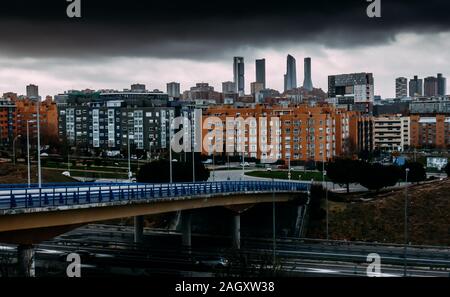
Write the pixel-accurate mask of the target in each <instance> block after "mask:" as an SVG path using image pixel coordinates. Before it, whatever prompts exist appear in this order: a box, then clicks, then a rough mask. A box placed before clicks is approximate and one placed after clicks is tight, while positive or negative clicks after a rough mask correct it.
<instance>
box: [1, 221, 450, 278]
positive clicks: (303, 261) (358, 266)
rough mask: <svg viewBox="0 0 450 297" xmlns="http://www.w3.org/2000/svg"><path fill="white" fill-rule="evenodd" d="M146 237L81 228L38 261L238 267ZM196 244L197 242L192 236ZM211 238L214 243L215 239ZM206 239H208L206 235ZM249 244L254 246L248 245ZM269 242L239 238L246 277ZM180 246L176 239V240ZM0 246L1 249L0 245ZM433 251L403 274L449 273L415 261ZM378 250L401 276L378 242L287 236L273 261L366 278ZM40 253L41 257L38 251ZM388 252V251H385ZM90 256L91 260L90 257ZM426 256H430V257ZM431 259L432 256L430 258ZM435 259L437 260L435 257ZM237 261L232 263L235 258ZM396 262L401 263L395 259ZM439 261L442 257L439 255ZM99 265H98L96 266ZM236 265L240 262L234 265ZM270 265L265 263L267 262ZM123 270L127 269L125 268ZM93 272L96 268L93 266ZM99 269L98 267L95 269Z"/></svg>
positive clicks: (389, 271) (388, 271)
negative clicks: (199, 261) (208, 261)
mask: <svg viewBox="0 0 450 297" xmlns="http://www.w3.org/2000/svg"><path fill="white" fill-rule="evenodd" d="M145 234H146V237H147V239H151V240H150V245H145V246H142V247H139V246H135V245H134V244H132V243H131V239H132V227H119V226H105V225H98V226H96V225H92V226H88V227H84V228H80V229H77V230H74V231H73V232H70V233H68V234H66V235H64V236H61V237H60V238H58V239H55V240H52V241H50V242H47V243H45V244H43V245H40V246H39V251H38V257H37V258H38V259H39V258H41V259H47V258H48V259H54V258H55V257H56V258H58V257H59V258H60V257H61V255H65V254H67V253H68V252H71V251H72V252H73V251H76V250H83V251H85V252H88V253H90V254H91V255H92V256H90V257H89V258H92V259H95V261H94V260H93V261H94V262H92V263H91V264H92V265H93V267H91V268H93V269H94V270H95V267H96V265H97V266H98V267H97V268H99V267H105V265H106V266H108V267H110V269H108V272H104V273H111V272H112V271H116V272H117V271H122V273H124V274H129V273H131V272H130V271H129V269H130V268H131V267H132V268H133V270H134V271H135V272H136V271H137V270H136V269H142V271H141V272H142V273H146V274H149V273H150V274H151V273H156V274H159V273H167V274H172V275H179V273H182V274H183V275H194V276H196V275H197V274H198V273H210V274H213V275H214V274H215V273H217V271H215V270H214V269H211V268H207V267H206V268H205V267H198V266H196V265H194V264H193V262H192V257H193V256H205V255H209V256H215V257H218V256H224V255H225V256H226V257H227V258H230V261H231V263H235V264H234V265H238V264H239V263H238V262H239V261H241V260H237V259H236V258H233V257H235V253H233V252H232V250H230V249H227V248H225V249H224V248H217V247H207V246H203V247H198V248H195V249H193V251H192V254H190V255H186V254H185V253H183V252H180V250H177V248H176V247H177V244H174V243H173V242H172V243H169V245H167V246H165V245H164V244H163V243H161V244H162V245H152V244H151V242H153V241H154V242H156V241H158V242H162V241H161V240H159V239H161V238H162V237H161V235H162V234H163V235H164V236H166V237H169V238H174V237H175V242H177V241H178V242H179V241H180V239H179V234H178V233H176V232H163V231H161V230H156V231H152V230H150V229H146V232H145ZM195 241H196V242H198V240H195ZM213 241H217V238H216V239H214V240H213ZM209 242H211V239H209ZM252 245H253V246H252ZM270 245H271V244H270V240H264V239H262V240H260V239H243V246H245V247H244V248H243V249H242V250H241V256H240V257H245V258H246V259H247V260H248V261H246V262H247V266H246V267H247V268H246V269H248V272H247V273H249V275H252V273H257V272H256V271H258V269H260V268H261V267H263V266H264V267H266V268H267V263H264V262H261V261H262V260H261V259H262V258H264V257H262V256H263V255H269V258H270V255H272V249H271V247H270ZM178 246H179V243H178ZM0 250H1V249H0ZM437 250H438V251H429V250H425V251H422V255H421V254H420V252H419V251H417V250H416V251H414V250H412V251H411V252H410V253H411V254H410V255H409V256H408V261H409V265H410V267H408V276H443V277H448V276H449V273H450V261H449V263H448V265H447V266H445V267H444V268H442V267H441V268H440V269H441V270H438V269H434V270H433V269H430V265H428V264H421V263H419V262H417V257H419V258H420V259H419V260H423V259H427V257H426V256H425V255H427V254H428V255H429V254H430V253H431V254H434V255H435V256H436V257H439V258H442V257H445V256H448V255H449V253H450V251H448V249H447V251H446V250H445V249H444V250H442V249H437ZM373 251H377V252H379V253H380V254H381V256H382V260H381V262H382V263H381V264H382V269H381V274H380V275H379V276H402V275H403V266H402V263H403V261H402V259H401V258H399V257H398V255H397V254H398V253H400V254H401V251H402V250H401V248H399V247H379V246H371V245H364V246H355V247H353V246H340V247H339V246H330V245H326V244H308V243H306V244H305V243H301V242H299V241H295V240H292V239H278V241H277V252H276V256H277V259H278V263H279V264H280V267H279V269H281V270H282V271H283V272H284V273H285V275H291V276H304V275H318V276H319V275H320V276H366V275H367V271H366V270H367V265H368V264H367V262H366V261H365V257H366V256H367V254H368V253H369V252H373ZM39 254H40V255H39ZM385 254H387V255H385ZM92 259H91V260H92ZM429 260H430V259H429ZM431 260H433V259H431ZM434 260H437V258H435V259H434ZM236 261H237V262H236ZM398 261H400V262H399V263H398ZM439 262H440V263H444V262H445V260H442V259H440V260H439ZM99 265H100V266H99ZM239 265H240V264H239ZM269 268H270V265H269ZM127 269H128V270H127ZM97 270H98V269H97ZM97 272H98V271H97ZM228 273H238V271H237V270H236V271H234V270H233V271H231V272H230V271H228Z"/></svg>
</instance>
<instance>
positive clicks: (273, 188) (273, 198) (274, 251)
mask: <svg viewBox="0 0 450 297" xmlns="http://www.w3.org/2000/svg"><path fill="white" fill-rule="evenodd" d="M272 235H273V239H272V240H273V266H275V260H276V249H277V242H276V224H275V183H274V179H273V177H272Z"/></svg>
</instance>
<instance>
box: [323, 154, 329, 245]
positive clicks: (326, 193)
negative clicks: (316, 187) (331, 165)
mask: <svg viewBox="0 0 450 297" xmlns="http://www.w3.org/2000/svg"><path fill="white" fill-rule="evenodd" d="M322 186H323V187H324V189H325V207H326V209H327V210H326V234H327V240H328V239H329V238H330V236H329V232H328V230H329V229H328V222H329V220H328V212H329V208H328V185H327V184H326V183H325V156H324V151H322Z"/></svg>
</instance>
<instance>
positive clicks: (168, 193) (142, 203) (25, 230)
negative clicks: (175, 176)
mask: <svg viewBox="0 0 450 297" xmlns="http://www.w3.org/2000/svg"><path fill="white" fill-rule="evenodd" d="M309 187H310V184H309V183H299V182H280V181H274V182H270V181H220V182H198V183H172V184H143V183H70V184H44V185H43V186H42V187H40V188H39V187H38V186H37V185H31V186H30V187H27V185H2V186H0V242H4V243H13V244H18V245H19V248H18V251H19V260H21V261H19V262H21V263H25V264H22V265H23V266H24V267H29V264H27V263H29V262H30V258H32V255H33V244H38V243H40V242H42V241H44V240H48V239H51V238H53V237H55V236H58V235H60V234H62V233H65V232H68V231H70V230H72V229H75V228H78V227H80V226H82V225H85V224H88V223H92V222H98V221H105V220H112V219H119V218H125V217H134V222H135V242H136V243H139V242H141V241H142V234H143V227H144V215H150V214H158V213H167V212H174V211H182V217H181V222H182V224H181V226H182V233H183V236H182V241H183V245H185V246H190V242H191V218H190V213H189V210H192V209H199V208H207V207H216V206H222V207H227V208H229V209H231V210H232V211H233V212H234V220H233V222H234V224H233V225H234V226H233V244H234V246H235V247H236V248H240V213H241V212H243V211H244V210H245V209H247V208H248V207H249V206H251V205H254V204H258V203H268V202H286V201H290V200H293V199H296V198H298V197H299V196H300V194H301V193H307V192H308V191H309ZM24 270H25V271H26V270H27V268H25V269H24ZM28 270H29V269H28ZM25 274H27V273H26V272H25Z"/></svg>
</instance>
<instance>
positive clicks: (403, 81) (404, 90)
mask: <svg viewBox="0 0 450 297" xmlns="http://www.w3.org/2000/svg"><path fill="white" fill-rule="evenodd" d="M405 97H408V79H407V78H406V77H398V78H396V79H395V98H405Z"/></svg>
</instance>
